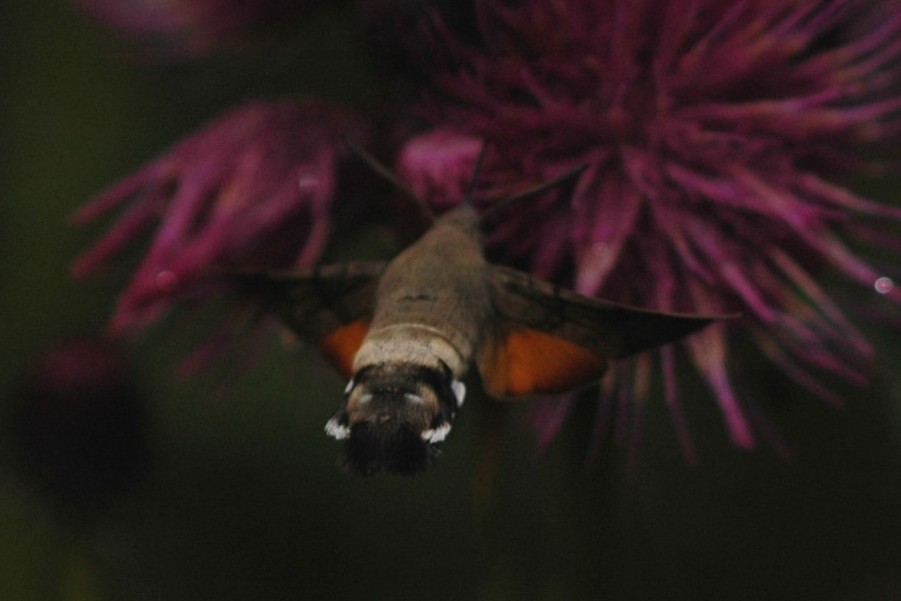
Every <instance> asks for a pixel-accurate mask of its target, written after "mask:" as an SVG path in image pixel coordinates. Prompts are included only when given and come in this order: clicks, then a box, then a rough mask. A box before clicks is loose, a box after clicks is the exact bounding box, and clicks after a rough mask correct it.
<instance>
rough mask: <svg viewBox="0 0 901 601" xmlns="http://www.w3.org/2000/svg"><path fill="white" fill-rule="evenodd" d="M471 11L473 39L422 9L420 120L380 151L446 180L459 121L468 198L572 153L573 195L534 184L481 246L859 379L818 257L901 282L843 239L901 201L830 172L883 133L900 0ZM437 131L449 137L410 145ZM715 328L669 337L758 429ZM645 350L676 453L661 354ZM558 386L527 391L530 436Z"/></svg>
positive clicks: (448, 186)
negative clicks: (427, 48) (477, 41)
mask: <svg viewBox="0 0 901 601" xmlns="http://www.w3.org/2000/svg"><path fill="white" fill-rule="evenodd" d="M514 6H515V8H514ZM477 10H478V19H479V23H480V28H481V37H482V40H483V43H482V45H481V46H479V47H475V46H469V45H465V44H464V43H462V42H458V41H456V40H455V38H454V34H452V33H451V32H450V31H449V30H448V29H447V28H442V27H441V26H440V25H439V30H440V31H441V33H440V35H439V36H438V37H439V38H441V42H442V46H443V47H442V48H438V49H436V51H435V52H434V53H433V54H434V55H437V56H441V53H442V52H443V54H444V59H445V63H444V64H445V65H446V67H445V68H443V69H441V70H439V71H438V72H437V73H435V72H433V73H432V77H433V82H434V88H435V91H434V92H433V93H432V94H431V96H430V98H429V100H428V101H427V102H426V104H425V111H426V113H427V115H429V116H430V117H431V118H432V120H433V122H434V123H435V124H436V130H435V131H433V132H430V133H426V134H424V135H422V136H420V137H418V138H414V139H412V140H410V141H409V142H408V145H407V149H406V150H405V151H404V152H402V154H401V155H400V157H401V158H400V162H401V164H400V166H399V168H398V169H399V171H401V172H402V173H404V174H405V175H406V177H407V178H408V179H409V181H411V182H412V183H413V185H414V186H415V187H416V189H417V190H418V191H419V192H420V193H422V194H424V195H427V196H429V197H430V198H442V197H444V198H458V195H459V190H460V189H461V185H464V186H465V184H461V181H460V178H463V179H464V180H465V178H467V177H469V175H468V173H467V172H466V171H465V169H459V168H458V167H459V166H460V165H462V164H471V162H472V161H474V155H475V154H476V153H477V152H478V150H477V149H478V147H479V145H478V144H477V143H476V141H478V140H486V141H487V142H488V143H489V149H490V151H489V154H488V156H487V158H486V161H485V166H484V168H483V172H482V175H481V176H480V183H481V184H482V186H480V187H481V191H482V196H483V197H490V196H492V195H493V194H495V193H497V190H505V191H510V190H511V189H517V188H518V189H523V188H525V187H526V186H528V185H532V184H535V183H537V182H540V181H544V180H547V179H549V178H551V177H553V176H556V175H559V174H560V173H562V172H564V171H565V170H568V169H571V168H573V167H575V166H578V165H581V164H587V165H588V168H587V170H586V172H585V173H584V175H583V176H582V178H581V180H580V182H579V185H578V187H577V189H576V190H575V193H574V195H573V196H572V197H571V198H569V197H564V195H562V194H560V193H559V192H553V193H549V194H548V195H547V196H546V197H545V198H543V199H539V200H533V201H530V202H529V204H528V205H526V204H523V205H520V206H517V207H516V208H512V207H511V208H510V209H509V210H507V211H506V213H505V215H506V217H505V218H504V220H503V222H501V223H500V224H499V225H498V226H497V227H496V228H495V229H494V233H493V235H492V236H493V237H492V241H493V243H494V244H493V249H494V252H496V253H498V255H499V256H501V257H502V258H503V259H504V260H506V261H510V262H518V263H525V264H528V265H529V266H530V268H531V269H532V270H533V271H535V272H538V273H540V274H541V275H544V276H546V277H552V278H555V279H557V280H558V281H569V282H571V283H572V284H573V285H574V287H575V288H576V289H577V290H578V291H580V292H582V293H585V294H589V295H596V296H599V297H603V298H608V299H612V300H616V301H621V302H628V303H631V304H636V305H641V306H646V307H649V308H656V309H663V310H678V311H698V312H705V313H722V312H731V311H741V312H742V313H743V314H744V315H745V318H744V319H743V320H741V322H740V325H741V326H743V327H744V333H745V335H750V336H753V338H754V340H755V341H756V343H757V346H758V347H759V349H760V350H761V351H763V353H764V354H765V355H766V356H767V357H769V358H770V359H772V360H773V361H774V362H775V363H776V364H777V365H778V366H779V367H781V368H782V369H783V370H784V372H785V373H786V374H787V375H789V376H790V377H792V378H793V379H795V380H796V381H797V382H799V383H801V384H802V385H804V386H806V387H808V388H810V389H811V390H813V391H814V392H815V393H816V394H818V395H819V396H821V397H822V398H824V399H826V400H827V401H831V402H836V403H837V402H839V399H838V398H837V396H836V395H835V393H834V392H832V391H831V390H830V389H829V388H828V387H826V386H825V385H823V384H822V383H821V380H820V374H827V373H831V374H838V375H839V376H842V377H844V378H846V379H848V380H850V381H852V382H856V383H863V382H865V376H864V374H863V372H862V369H860V367H861V365H860V363H861V362H860V361H859V360H855V358H859V357H868V356H870V355H872V349H871V347H870V345H869V344H868V343H867V341H866V340H865V338H864V337H863V335H862V334H861V333H860V332H859V331H858V330H857V329H856V328H855V327H854V326H853V325H852V324H851V323H850V321H849V320H848V319H847V318H846V317H845V315H844V314H843V312H842V310H841V309H840V308H839V307H838V306H837V304H836V303H835V302H834V301H833V300H831V299H830V297H829V295H828V294H827V292H826V291H825V290H824V288H823V287H822V286H821V285H820V284H819V283H818V281H817V278H816V277H815V276H816V274H818V273H820V272H821V271H822V270H824V269H832V270H835V271H837V272H839V273H841V274H843V275H845V276H847V277H849V278H852V279H853V280H856V281H857V282H859V283H861V284H864V285H865V286H866V287H867V288H868V289H870V290H872V289H873V286H875V287H876V289H877V291H879V292H881V293H883V296H884V297H887V298H891V299H893V300H898V299H901V293H899V290H898V289H897V288H893V286H892V280H891V279H890V278H889V277H887V276H886V274H884V273H882V272H880V271H879V270H878V269H876V268H875V267H873V266H872V265H871V264H870V263H868V262H867V261H865V260H864V259H863V258H861V257H860V256H858V255H857V254H855V252H853V251H852V250H850V249H849V247H848V246H846V245H845V244H844V243H843V241H842V239H843V236H845V237H847V236H848V235H852V236H853V235H855V234H859V233H860V231H864V232H866V234H865V239H864V240H862V241H863V242H867V239H872V237H871V236H870V233H875V232H879V231H880V225H881V223H880V222H885V221H897V220H899V219H901V208H898V207H891V206H885V205H882V204H879V203H877V202H874V201H872V200H869V199H866V198H864V197H861V196H860V195H858V194H855V193H854V192H852V191H851V190H850V189H849V188H847V187H845V185H843V182H844V181H847V179H849V178H850V177H853V176H855V175H858V174H862V173H867V174H870V173H874V172H876V170H875V169H874V165H873V164H870V163H867V162H866V161H865V160H864V158H863V157H867V156H873V155H874V154H875V153H877V152H880V151H883V150H885V149H891V148H893V146H892V145H893V144H894V145H895V146H894V149H895V152H897V144H898V143H899V142H901V135H899V134H901V94H899V91H898V90H899V81H901V5H899V3H898V2H896V1H894V0H889V1H884V2H863V1H852V2H838V1H831V0H821V1H803V2H797V1H788V0H784V1H777V2H762V1H760V2H754V1H752V2H738V3H722V2H714V1H712V0H708V1H703V0H702V1H700V2H697V1H693V2H687V1H680V0H669V1H667V2H661V3H649V2H648V3H643V2H639V3H634V2H621V1H613V2H593V1H589V0H563V1H561V2H543V1H540V0H527V1H526V2H521V3H516V4H515V5H514V4H511V3H504V2H495V3H488V2H483V3H478V9H477ZM450 124H453V125H450ZM449 128H453V130H455V132H456V133H453V134H451V133H448V130H449ZM437 136H445V137H448V136H452V138H453V140H454V142H453V144H452V145H451V148H452V149H460V148H466V149H467V153H468V155H467V153H460V152H456V151H450V152H449V151H447V150H442V149H435V150H429V149H430V145H431V143H432V141H434V140H435V139H436V137H437ZM465 140H470V142H468V143H467V142H465ZM470 173H471V172H470ZM866 219H868V220H869V222H867V223H861V220H866ZM883 236H885V234H884V233H883ZM889 238H891V236H889ZM892 240H893V243H894V244H895V245H896V246H901V244H899V242H901V241H899V240H897V239H894V238H892ZM730 327H731V326H728V325H726V324H720V325H717V326H714V327H711V328H708V329H707V330H705V331H704V332H702V333H700V334H699V335H696V336H694V337H692V338H691V339H690V340H689V341H688V342H687V343H686V346H687V348H688V350H689V353H690V356H691V358H692V360H693V362H694V364H695V365H696V366H697V368H698V369H699V371H700V372H701V373H702V374H703V376H704V378H705V379H706V381H707V383H708V384H709V386H710V388H711V389H712V391H713V392H714V393H715V396H716V399H717V401H718V403H719V405H720V407H721V409H722V412H723V414H724V416H725V421H726V424H727V427H728V430H729V433H730V435H731V438H732V440H733V442H734V443H735V444H736V445H738V446H740V447H745V448H748V447H752V446H753V445H754V444H755V434H756V432H755V427H754V423H753V419H752V416H751V415H749V411H748V409H747V408H746V407H745V406H744V405H743V403H742V401H741V400H740V398H739V395H737V394H736V392H735V391H734V388H733V384H732V382H731V377H730V370H729V369H728V338H727V335H728V332H727V330H728V329H729V328H730ZM660 357H661V366H662V374H663V381H664V384H665V387H666V399H667V402H668V404H669V406H670V408H671V410H672V412H673V416H674V421H675V422H676V424H677V427H679V428H680V435H681V436H682V438H683V442H684V444H685V445H686V450H687V451H688V453H689V455H691V450H690V442H689V441H688V438H687V435H686V434H685V432H684V428H682V426H681V424H683V423H684V416H683V415H682V413H681V408H680V404H679V403H678V396H677V392H676V382H675V377H674V375H673V373H674V372H673V370H674V367H673V366H674V354H673V352H672V350H671V349H663V350H662V351H661V353H660ZM649 371H650V370H649V368H648V366H647V365H646V364H645V360H644V359H641V360H639V361H638V362H636V363H634V364H633V369H632V370H624V369H620V370H619V371H618V374H617V375H618V377H617V382H618V386H619V389H617V387H607V388H605V390H604V391H602V398H603V399H604V400H603V402H604V403H605V407H608V408H609V406H610V405H611V404H617V405H619V406H625V404H623V403H622V401H621V399H622V398H624V397H623V396H622V394H621V390H623V389H628V390H631V391H632V392H633V399H632V403H631V404H629V406H630V407H631V411H632V414H633V415H634V414H635V413H636V412H640V407H641V405H642V404H643V402H644V396H645V395H646V394H647V392H646V390H647V386H646V384H645V383H644V382H645V374H647V373H648V372H649ZM636 382H637V383H636ZM618 390H619V391H618ZM566 407H567V405H565V404H564V405H563V406H562V407H558V408H557V409H555V410H550V409H548V408H545V409H542V410H541V411H540V412H539V414H538V415H539V418H538V419H537V420H536V425H537V427H538V429H539V430H542V431H543V433H542V436H543V439H544V440H547V439H549V438H550V437H552V436H553V434H554V433H555V432H556V431H557V429H558V428H559V424H560V423H561V415H562V414H564V413H565V411H566ZM608 414H609V411H608V409H603V410H601V411H599V415H601V416H602V419H603V416H605V415H608ZM620 419H626V420H628V419H630V418H629V416H628V415H626V417H625V418H623V417H622V412H621V414H620ZM635 421H637V419H636V420H635ZM601 429H604V428H603V427H602V428H601ZM636 436H637V434H636Z"/></svg>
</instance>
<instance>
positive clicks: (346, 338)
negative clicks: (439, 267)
mask: <svg viewBox="0 0 901 601" xmlns="http://www.w3.org/2000/svg"><path fill="white" fill-rule="evenodd" d="M386 265H387V264H386V263H385V262H383V261H359V262H353V263H341V264H336V265H323V266H320V267H316V268H314V269H309V270H297V271H293V270H285V271H259V272H244V273H240V274H238V278H239V280H240V282H241V288H242V289H243V290H244V291H245V293H248V294H251V295H254V296H257V297H259V298H262V299H263V300H264V302H266V303H267V304H268V305H269V308H270V309H271V310H272V311H274V312H275V313H276V315H278V316H279V318H280V319H281V321H282V322H283V323H284V324H285V325H286V326H288V327H289V328H290V329H291V330H292V331H293V332H294V333H295V334H297V335H298V336H299V337H300V338H302V339H303V340H306V341H307V342H310V343H312V344H315V345H317V346H318V347H319V348H320V350H321V351H322V352H323V354H324V355H325V356H326V357H327V358H328V359H329V360H330V361H331V362H332V363H333V364H334V365H335V366H336V367H337V368H338V369H339V370H340V371H341V372H342V373H344V374H345V375H347V376H349V375H351V372H352V364H353V358H354V355H355V354H356V352H357V350H358V349H359V348H360V345H361V344H362V342H363V338H364V337H365V336H366V333H367V332H368V330H369V323H370V320H371V318H372V312H373V310H374V308H375V301H376V290H377V288H378V283H379V278H380V277H381V275H382V272H384V271H385V267H386Z"/></svg>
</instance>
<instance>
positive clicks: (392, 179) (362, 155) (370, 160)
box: [341, 136, 435, 221]
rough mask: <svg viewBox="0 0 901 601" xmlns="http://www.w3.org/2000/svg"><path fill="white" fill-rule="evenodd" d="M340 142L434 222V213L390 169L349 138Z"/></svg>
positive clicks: (343, 138)
mask: <svg viewBox="0 0 901 601" xmlns="http://www.w3.org/2000/svg"><path fill="white" fill-rule="evenodd" d="M341 140H342V141H343V142H344V144H345V145H346V146H347V148H348V149H349V150H350V151H351V152H352V153H354V154H355V155H356V156H357V158H359V159H360V160H361V161H363V162H364V163H366V166H367V167H369V168H370V169H372V170H373V171H374V172H375V174H376V175H378V176H379V177H381V178H382V179H384V180H385V181H386V182H388V183H389V184H391V185H392V186H394V187H395V188H397V189H398V190H400V191H401V192H402V193H403V194H404V195H405V196H407V197H408V198H409V199H410V200H412V201H413V202H415V203H416V205H417V206H418V207H419V209H420V210H421V211H422V212H423V213H424V214H425V216H426V217H427V218H428V219H429V221H435V213H434V211H432V208H431V207H430V206H429V205H428V204H427V203H426V202H425V201H424V200H423V199H421V198H420V197H419V196H418V195H417V194H416V192H414V191H413V189H412V188H411V187H410V186H408V185H407V184H406V182H404V181H403V180H402V179H400V178H399V177H397V174H395V173H394V172H393V171H391V169H389V168H388V167H387V166H385V165H384V164H383V163H382V162H381V161H379V160H378V159H377V158H375V157H374V156H372V155H371V154H369V153H368V152H366V151H365V150H363V149H362V148H361V147H360V146H357V144H356V143H354V142H353V141H352V140H351V139H350V138H345V137H343V136H342V138H341Z"/></svg>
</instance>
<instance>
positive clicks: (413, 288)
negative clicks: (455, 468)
mask: <svg viewBox="0 0 901 601" xmlns="http://www.w3.org/2000/svg"><path fill="white" fill-rule="evenodd" d="M364 158H365V155H364ZM374 168H375V169H377V170H381V171H382V172H384V171H385V170H384V169H383V168H382V167H380V166H379V165H377V164H376V165H374ZM580 173H581V170H574V171H573V172H571V173H570V174H564V175H563V176H561V177H559V178H557V179H556V180H551V182H550V184H552V185H560V184H562V183H566V182H568V181H569V180H572V179H573V178H576V177H578V175H579V174H580ZM383 175H384V173H383ZM389 177H391V176H389ZM399 185H402V184H399ZM548 187H549V186H548V185H542V186H537V187H536V188H534V189H532V190H531V191H527V192H525V193H522V194H520V195H517V196H515V197H510V199H508V200H518V199H519V198H527V197H529V196H532V195H534V194H537V193H540V192H543V191H546V190H547V189H548ZM242 279H243V281H244V282H245V285H246V286H248V287H250V289H251V290H252V291H253V292H254V293H255V294H258V295H264V296H266V297H267V298H268V299H269V300H270V302H271V303H272V306H273V308H274V309H275V311H276V312H277V313H278V314H279V316H280V317H281V319H282V320H283V321H284V322H285V323H286V324H287V325H288V326H289V327H290V328H291V329H292V330H294V331H295V332H296V333H297V334H298V335H299V336H301V337H302V338H304V339H305V340H308V341H309V342H311V343H313V344H315V345H317V346H318V347H319V348H320V349H321V351H322V352H323V354H324V355H325V356H326V357H327V358H328V359H330V360H331V361H332V363H334V365H335V366H336V367H337V368H338V369H339V370H340V371H341V372H342V373H344V374H345V375H347V376H348V377H349V378H350V381H349V383H348V385H347V388H346V389H345V391H344V395H343V398H342V401H341V405H340V407H339V409H338V411H337V412H336V413H335V415H334V416H333V417H332V418H331V419H330V420H328V422H327V424H326V428H325V430H326V432H327V433H328V434H329V435H330V436H332V437H333V438H335V439H338V440H341V441H343V442H344V444H345V463H346V465H347V466H348V467H350V468H351V469H352V470H354V471H356V472H359V473H363V474H370V473H374V472H378V471H389V472H396V473H414V472H417V471H421V470H423V469H425V468H426V467H427V466H429V465H430V464H431V463H432V462H433V461H434V459H435V457H436V456H437V455H438V448H439V445H440V444H441V443H442V442H443V441H444V439H445V437H446V436H447V435H448V433H449V432H450V430H451V427H452V425H453V421H454V418H455V416H456V414H457V412H458V410H459V408H460V407H461V406H462V404H463V400H464V397H465V394H466V386H465V385H464V380H466V381H471V380H470V379H469V377H468V376H469V375H470V374H471V373H472V372H477V375H478V378H477V381H478V383H479V384H480V385H481V387H482V388H484V390H485V392H486V393H487V394H488V396H490V397H493V398H496V399H518V398H524V397H529V396H536V395H550V394H557V393H561V392H567V391H572V390H576V389H578V388H581V387H584V386H587V385H589V384H591V383H593V382H596V381H597V380H598V379H599V378H600V377H601V376H602V375H603V374H604V373H605V371H606V370H607V368H608V365H609V362H610V361H611V360H615V359H620V358H623V357H628V356H630V355H633V354H635V353H638V352H641V351H643V350H646V349H650V348H654V347H657V346H660V345H662V344H666V343H668V342H672V341H674V340H677V339H679V338H681V337H683V336H686V335H688V334H690V333H692V332H695V331H697V330H699V329H701V328H702V327H704V326H705V325H707V324H708V323H710V322H711V321H712V320H714V319H716V318H715V317H710V316H699V315H687V314H678V313H670V312H661V311H651V310H646V309H641V308H636V307H630V306H626V305H621V304H617V303H611V302H607V301H603V300H600V299H595V298H587V297H585V296H582V295H580V294H577V293H575V292H573V291H571V290H567V289H565V288H562V287H560V286H556V285H554V284H552V283H550V282H546V281H543V280H540V279H538V278H535V277H533V276H531V275H530V274H528V273H524V272H521V271H517V270H515V269H511V268H508V267H501V266H498V265H492V264H490V263H488V262H487V261H486V260H485V257H484V254H483V248H482V234H481V231H480V218H479V215H478V213H477V212H476V210H475V208H474V207H473V206H472V205H471V204H469V203H467V204H464V205H461V206H459V207H457V208H455V209H453V210H452V211H450V212H448V213H446V214H445V215H443V216H441V217H440V218H438V219H436V220H435V221H434V224H433V225H432V227H431V229H429V230H428V231H427V232H426V233H425V234H424V235H423V236H422V237H421V238H420V239H419V240H418V241H417V242H415V243H413V244H412V245H411V246H409V247H408V248H406V249H405V250H403V251H402V252H401V253H400V254H398V255H397V256H396V257H395V258H394V259H393V260H391V261H390V262H388V263H385V262H382V261H372V262H353V263H346V264H339V265H325V266H320V267H317V268H315V269H313V270H309V271H287V272H262V273H259V272H258V273H250V274H242Z"/></svg>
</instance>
